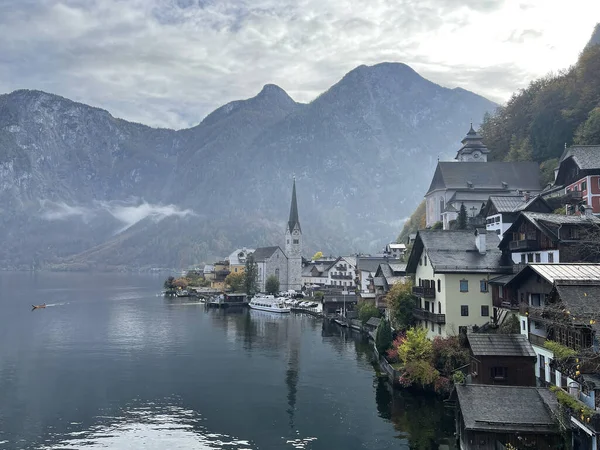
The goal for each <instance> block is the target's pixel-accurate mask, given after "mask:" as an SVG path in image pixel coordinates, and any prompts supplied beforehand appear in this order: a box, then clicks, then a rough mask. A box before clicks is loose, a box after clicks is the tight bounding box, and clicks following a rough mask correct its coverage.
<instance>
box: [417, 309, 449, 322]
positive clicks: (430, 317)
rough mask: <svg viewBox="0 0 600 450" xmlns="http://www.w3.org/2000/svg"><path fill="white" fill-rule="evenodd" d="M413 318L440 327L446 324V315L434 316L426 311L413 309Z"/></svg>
mask: <svg viewBox="0 0 600 450" xmlns="http://www.w3.org/2000/svg"><path fill="white" fill-rule="evenodd" d="M413 316H415V318H417V319H420V320H428V321H429V322H433V323H439V324H442V325H443V324H445V323H446V314H435V313H432V312H431V311H427V310H426V309H421V308H415V309H413Z"/></svg>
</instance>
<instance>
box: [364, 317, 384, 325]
mask: <svg viewBox="0 0 600 450" xmlns="http://www.w3.org/2000/svg"><path fill="white" fill-rule="evenodd" d="M380 323H381V319H379V318H377V317H371V318H370V319H369V320H367V325H371V326H372V327H378V326H379V324H380Z"/></svg>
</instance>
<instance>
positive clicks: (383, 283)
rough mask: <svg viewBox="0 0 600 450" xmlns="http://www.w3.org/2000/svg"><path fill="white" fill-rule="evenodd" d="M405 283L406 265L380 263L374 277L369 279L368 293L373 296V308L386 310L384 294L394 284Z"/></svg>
mask: <svg viewBox="0 0 600 450" xmlns="http://www.w3.org/2000/svg"><path fill="white" fill-rule="evenodd" d="M405 281H406V264H399V263H381V264H379V267H378V268H377V270H376V271H375V276H374V277H370V284H369V292H372V293H374V294H375V306H377V307H378V308H387V303H386V300H385V296H386V294H387V293H388V292H389V291H390V289H391V287H392V286H393V285H394V284H395V283H404V282H405Z"/></svg>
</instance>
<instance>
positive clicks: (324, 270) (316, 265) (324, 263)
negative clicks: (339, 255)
mask: <svg viewBox="0 0 600 450" xmlns="http://www.w3.org/2000/svg"><path fill="white" fill-rule="evenodd" d="M335 261H336V260H335V259H331V258H321V259H318V260H316V261H310V262H308V263H306V264H304V266H303V267H302V285H303V286H307V287H312V288H316V287H318V286H325V285H326V284H327V281H328V280H329V268H330V267H331V266H332V265H333V263H334V262H335Z"/></svg>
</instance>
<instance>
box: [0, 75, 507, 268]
mask: <svg viewBox="0 0 600 450" xmlns="http://www.w3.org/2000/svg"><path fill="white" fill-rule="evenodd" d="M15 92H17V91H15ZM27 92H29V91H27ZM37 92H41V91H37ZM13 94H14V93H13ZM21 95H22V94H19V95H16V96H11V94H5V95H3V96H0V148H1V149H2V150H3V153H4V154H5V155H9V156H7V157H6V158H5V159H4V160H2V159H0V208H1V209H4V210H5V211H10V215H3V218H2V219H0V226H4V227H5V229H7V230H9V233H7V235H8V236H7V238H6V239H4V242H0V243H1V244H3V245H2V247H3V248H2V249H1V250H0V266H3V267H12V268H27V267H32V266H33V267H49V266H52V267H61V268H63V267H64V268H69V267H71V268H73V267H83V268H88V269H89V268H97V267H102V268H119V267H120V268H122V267H141V266H147V265H153V266H168V267H184V266H187V265H189V264H194V263H197V262H201V261H206V260H207V258H210V256H211V255H225V254H227V253H228V252H229V251H230V250H231V249H232V248H236V247H239V246H255V247H256V246H260V245H281V243H282V239H283V237H282V236H283V234H282V233H283V227H284V223H285V220H286V219H287V212H288V211H289V195H291V194H290V193H288V192H287V190H288V189H291V179H292V176H293V175H295V176H296V179H297V183H298V184H297V189H298V203H299V208H300V220H301V222H302V227H303V231H304V233H305V242H306V243H307V248H306V249H305V251H306V253H307V254H308V253H311V252H313V250H314V251H316V250H323V251H327V252H335V253H344V252H346V253H348V252H357V251H369V250H371V251H372V250H375V249H377V248H379V246H380V245H382V244H383V243H384V242H385V241H391V240H393V239H394V237H395V235H396V234H397V228H398V222H399V221H400V220H401V219H402V218H404V217H406V216H408V214H409V213H410V210H411V208H412V206H414V205H416V204H417V203H418V201H417V198H418V197H415V196H416V195H417V193H418V195H420V193H421V192H420V191H422V189H424V187H423V186H421V185H422V184H426V183H425V182H424V181H423V179H424V178H427V176H428V172H430V171H432V170H430V168H429V165H430V164H429V163H431V162H432V161H435V159H436V158H437V156H438V155H440V154H442V155H444V154H447V155H449V156H450V155H451V154H452V153H453V152H454V151H455V150H456V148H457V146H458V144H459V141H460V138H461V137H462V135H463V134H464V133H465V131H466V130H467V129H468V123H469V121H470V120H471V118H480V117H482V116H483V114H484V113H485V112H488V111H491V110H493V109H494V108H495V107H496V106H497V105H495V104H494V103H493V102H490V101H489V100H486V99H485V98H483V97H481V96H478V95H477V94H472V93H470V92H469V91H464V92H463V91H457V90H456V89H448V88H444V87H442V86H439V85H437V84H435V83H432V82H430V81H428V80H426V79H424V78H423V77H421V76H420V75H419V74H418V73H417V72H415V71H414V70H413V69H412V68H410V67H409V66H406V65H404V64H397V63H383V64H380V65H375V66H359V67H358V68H356V69H353V70H352V71H350V72H349V73H348V74H346V76H344V77H343V78H342V79H341V80H340V81H339V82H338V83H336V84H334V85H333V86H332V87H331V88H330V89H328V90H327V91H325V92H324V93H323V94H321V95H319V96H318V97H317V98H316V99H314V100H313V101H312V102H310V103H307V104H304V103H298V102H295V101H294V100H293V99H292V98H291V97H290V96H289V95H288V94H287V93H286V92H285V91H284V90H283V89H281V88H280V87H278V86H276V85H273V84H266V85H264V86H263V88H262V89H261V91H260V92H259V93H258V94H257V95H255V96H254V97H251V98H249V99H245V100H236V101H234V102H230V103H228V104H226V105H223V106H222V107H220V108H217V109H216V110H215V111H213V112H212V113H210V114H209V115H207V116H206V117H205V118H204V119H203V120H202V121H201V122H200V123H199V124H198V125H196V126H194V127H191V128H187V129H183V130H169V129H165V128H152V127H148V126H145V125H143V124H135V123H131V122H127V121H125V120H123V119H117V118H114V117H113V116H112V115H110V113H109V112H108V111H105V110H103V109H101V108H95V107H89V108H88V107H87V105H85V104H80V103H77V102H72V101H70V100H68V99H64V98H63V100H64V101H63V100H56V101H52V97H44V98H45V100H44V101H41V102H27V101H22V100H23V99H21V101H15V99H17V98H20V96H21ZM45 95H48V96H52V95H53V94H45ZM59 98H61V97H60V96H57V99H59ZM65 101H66V102H67V103H65ZM68 102H71V103H68ZM288 194H289V195H288ZM391 199H394V200H393V201H392V200H391ZM48 208H50V209H48ZM84 219H85V220H86V221H87V225H86V226H82V223H83V221H84ZM86 227H87V228H89V229H87V228H86ZM123 227H126V228H125V229H123ZM43 229H46V230H48V233H47V234H46V236H44V234H43V233H40V230H43ZM122 229H123V231H120V232H119V230H122ZM71 230H75V231H74V232H65V231H71ZM61 232H62V233H64V235H61ZM19 240H22V241H24V242H25V244H24V245H23V246H19V245H16V244H15V242H17V241H19ZM0 241H2V239H1V238H0Z"/></svg>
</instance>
